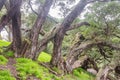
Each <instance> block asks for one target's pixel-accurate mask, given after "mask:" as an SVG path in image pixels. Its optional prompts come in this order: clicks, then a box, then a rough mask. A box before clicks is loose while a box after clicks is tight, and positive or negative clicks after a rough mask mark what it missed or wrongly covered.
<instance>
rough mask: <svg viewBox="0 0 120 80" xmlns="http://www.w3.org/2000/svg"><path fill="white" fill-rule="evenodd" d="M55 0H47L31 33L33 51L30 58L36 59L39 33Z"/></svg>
mask: <svg viewBox="0 0 120 80" xmlns="http://www.w3.org/2000/svg"><path fill="white" fill-rule="evenodd" d="M52 2H53V0H46V1H45V3H44V5H43V7H42V9H41V11H40V14H39V15H38V18H37V20H36V22H35V24H34V26H33V28H32V32H31V51H30V58H32V59H35V55H36V52H37V50H38V49H37V47H38V38H39V32H40V30H41V28H42V25H43V24H44V22H45V19H46V17H47V15H48V12H49V9H50V7H51V5H52Z"/></svg>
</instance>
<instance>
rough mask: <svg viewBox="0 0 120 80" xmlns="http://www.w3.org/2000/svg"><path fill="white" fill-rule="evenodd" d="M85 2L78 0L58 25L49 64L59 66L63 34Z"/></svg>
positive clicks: (84, 0)
mask: <svg viewBox="0 0 120 80" xmlns="http://www.w3.org/2000/svg"><path fill="white" fill-rule="evenodd" d="M86 4H87V2H86V0H80V2H79V3H78V4H77V5H76V7H75V8H74V9H73V11H72V12H71V13H70V14H69V15H68V16H67V17H66V18H65V19H64V20H63V22H62V24H61V25H60V27H61V29H60V30H59V31H58V33H57V34H56V35H55V37H54V48H53V54H52V60H51V64H52V65H53V66H59V64H60V62H59V61H61V60H60V59H61V46H62V41H63V38H64V35H65V33H66V31H67V29H68V28H69V27H70V25H71V24H72V22H73V21H74V19H75V18H76V17H77V16H78V15H79V14H80V13H81V12H82V11H83V9H84V7H85V6H86Z"/></svg>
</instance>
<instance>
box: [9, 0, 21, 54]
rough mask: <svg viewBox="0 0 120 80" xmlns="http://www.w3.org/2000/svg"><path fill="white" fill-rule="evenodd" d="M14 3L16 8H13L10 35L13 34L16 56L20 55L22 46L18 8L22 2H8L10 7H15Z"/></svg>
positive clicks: (13, 0)
mask: <svg viewBox="0 0 120 80" xmlns="http://www.w3.org/2000/svg"><path fill="white" fill-rule="evenodd" d="M15 3H17V6H16V8H15V11H16V12H15V14H14V15H13V16H12V30H13V31H12V34H13V49H14V50H15V53H16V54H20V49H21V45H22V41H21V32H20V27H21V13H20V6H21V3H22V0H10V7H11V9H12V7H15V5H14V4H15Z"/></svg>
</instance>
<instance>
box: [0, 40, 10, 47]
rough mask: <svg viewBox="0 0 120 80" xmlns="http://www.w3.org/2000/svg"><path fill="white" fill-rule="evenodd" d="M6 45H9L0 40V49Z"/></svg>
mask: <svg viewBox="0 0 120 80" xmlns="http://www.w3.org/2000/svg"><path fill="white" fill-rule="evenodd" d="M8 45H10V42H7V41H3V40H0V47H3V46H8Z"/></svg>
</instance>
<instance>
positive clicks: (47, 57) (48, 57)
mask: <svg viewBox="0 0 120 80" xmlns="http://www.w3.org/2000/svg"><path fill="white" fill-rule="evenodd" d="M50 60H51V55H49V54H48V53H45V52H41V53H40V55H39V57H38V61H40V62H50Z"/></svg>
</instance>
